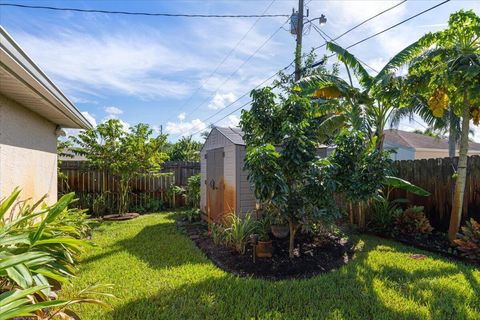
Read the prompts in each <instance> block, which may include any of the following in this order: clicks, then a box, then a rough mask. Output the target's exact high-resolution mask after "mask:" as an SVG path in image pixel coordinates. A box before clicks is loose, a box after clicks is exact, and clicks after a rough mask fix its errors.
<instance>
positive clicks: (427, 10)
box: [194, 0, 451, 134]
mask: <svg viewBox="0 0 480 320" xmlns="http://www.w3.org/2000/svg"><path fill="white" fill-rule="evenodd" d="M450 1H451V0H445V1H443V2H441V3H439V4H437V5H435V6H432V7H430V8H428V9H426V10H423V11H421V12H419V13H417V14H415V15H413V16H411V17H409V18H407V19H404V20H402V21H400V22H399V23H396V24H394V25H393V26H390V27H388V28H386V29H384V30H382V31H380V32H377V33H376V34H374V35H371V36H369V37H367V38H364V39H362V40H360V41H357V42H355V43H354V44H352V45H350V46H348V47H346V49H349V48H352V47H354V46H356V45H358V44H360V43H363V42H365V41H367V40H369V39H372V38H373V37H375V36H378V35H380V34H382V33H384V32H386V31H389V30H391V29H393V28H396V27H398V26H399V25H401V24H403V23H405V22H407V21H410V20H412V19H414V18H416V17H418V16H420V15H422V14H425V13H427V12H429V11H431V10H433V9H435V8H438V7H440V6H441V5H443V4H445V3H447V2H450ZM404 2H405V1H404ZM402 3H403V2H402ZM400 4H401V3H400ZM376 16H378V14H377V15H376ZM367 20H371V19H367ZM344 34H346V33H344ZM336 39H338V37H337V38H335V39H334V40H336ZM323 46H325V44H323V45H322V46H320V47H323ZM320 47H317V48H320ZM315 50H316V49H315ZM334 55H335V54H332V55H330V56H328V58H330V57H333V56H334ZM323 61H324V60H322V61H320V62H317V63H316V64H314V65H313V66H311V67H310V68H312V67H315V66H316V65H318V64H320V63H321V62H323ZM256 88H258V86H257V87H255V88H254V89H256ZM246 94H248V93H246ZM246 94H244V95H243V96H245V95H246ZM235 102H236V101H235ZM235 102H233V103H235ZM250 102H251V101H249V102H247V103H246V104H244V105H242V106H241V107H239V108H237V109H235V110H233V111H232V112H230V113H228V114H227V115H225V116H224V117H222V118H221V119H218V120H217V121H215V122H214V123H213V124H215V123H218V122H219V121H221V120H223V119H225V118H226V117H228V116H229V115H231V114H233V113H234V112H236V111H238V110H240V109H241V108H243V107H244V106H245V105H247V104H248V103H250ZM233 103H232V104H233ZM232 104H230V105H229V106H231V105H232ZM229 106H227V107H225V108H223V109H222V110H220V111H223V110H225V109H226V108H228V107H229ZM218 113H219V112H217V113H215V114H214V115H212V116H210V117H209V118H207V119H210V118H212V117H213V116H215V115H216V114H218ZM204 121H206V120H204ZM205 129H206V128H204V129H202V130H200V131H198V132H195V133H194V134H197V133H199V132H201V131H203V130H205Z"/></svg>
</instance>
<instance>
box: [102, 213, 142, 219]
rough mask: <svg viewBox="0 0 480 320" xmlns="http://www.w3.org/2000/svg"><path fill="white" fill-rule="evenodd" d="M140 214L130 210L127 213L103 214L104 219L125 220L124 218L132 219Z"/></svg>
mask: <svg viewBox="0 0 480 320" xmlns="http://www.w3.org/2000/svg"><path fill="white" fill-rule="evenodd" d="M139 216H140V214H139V213H134V212H130V213H125V214H109V215H106V216H103V217H102V219H103V220H107V221H123V220H132V219H135V218H137V217H139Z"/></svg>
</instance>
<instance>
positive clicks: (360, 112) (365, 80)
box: [299, 38, 430, 150]
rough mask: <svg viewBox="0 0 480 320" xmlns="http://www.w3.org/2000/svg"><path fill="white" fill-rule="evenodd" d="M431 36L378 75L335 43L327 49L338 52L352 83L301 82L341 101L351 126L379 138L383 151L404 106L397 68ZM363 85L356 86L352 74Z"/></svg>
mask: <svg viewBox="0 0 480 320" xmlns="http://www.w3.org/2000/svg"><path fill="white" fill-rule="evenodd" d="M429 41H430V39H429V38H422V39H420V40H419V41H417V42H415V43H413V44H411V45H410V46H408V47H407V48H405V49H404V50H402V51H401V52H399V53H398V54H397V55H396V56H394V57H393V58H392V59H391V60H390V61H389V62H388V63H387V64H386V65H385V66H384V67H383V68H382V70H381V71H380V72H379V73H378V74H377V75H376V76H372V75H370V74H369V73H368V72H367V70H366V69H365V68H364V67H363V65H362V63H361V62H360V60H358V59H357V58H356V57H355V56H354V55H353V54H351V53H350V52H349V51H348V50H347V49H344V48H342V47H340V46H339V45H337V44H335V43H333V42H327V48H328V49H329V50H330V51H332V52H334V53H335V54H336V55H337V58H338V60H340V61H341V62H342V63H343V64H344V65H345V68H346V71H347V75H348V82H347V81H345V80H343V79H342V78H341V77H339V76H332V75H313V76H310V77H306V78H303V79H301V80H300V81H299V86H300V87H301V88H302V89H303V91H304V93H305V94H310V95H311V96H313V97H316V98H318V99H321V100H322V101H325V100H337V106H338V109H337V112H339V113H341V114H343V115H345V117H346V119H347V123H348V125H350V126H352V127H353V129H355V130H360V131H364V132H367V133H368V134H369V136H370V138H371V139H375V140H376V147H377V149H378V150H383V140H384V134H383V130H384V129H385V127H386V125H387V121H388V119H389V118H390V116H391V115H392V113H393V112H394V110H397V109H399V108H401V107H403V106H404V99H403V96H402V95H401V92H402V90H403V87H404V81H403V79H402V78H401V77H398V76H396V75H395V71H396V70H398V68H400V67H401V66H402V65H405V64H406V63H407V62H408V61H409V60H410V59H412V58H413V57H415V56H416V55H417V54H418V53H420V52H421V50H422V49H423V48H424V47H425V45H427V46H428V44H429V43H430V42H429ZM351 71H353V74H354V75H355V77H356V79H357V81H358V83H359V85H360V87H358V88H357V87H355V86H354V84H353V80H352V73H351Z"/></svg>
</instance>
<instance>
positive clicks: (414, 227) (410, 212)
mask: <svg viewBox="0 0 480 320" xmlns="http://www.w3.org/2000/svg"><path fill="white" fill-rule="evenodd" d="M395 229H396V230H397V231H399V232H400V233H403V234H410V235H419V234H430V233H431V232H432V231H433V228H432V226H431V225H430V222H429V221H428V219H427V217H426V216H425V213H424V212H423V207H421V206H419V207H417V206H414V207H410V208H408V209H406V210H405V211H403V213H402V214H401V215H400V216H398V218H397V220H396V221H395Z"/></svg>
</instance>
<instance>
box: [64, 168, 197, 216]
mask: <svg viewBox="0 0 480 320" xmlns="http://www.w3.org/2000/svg"><path fill="white" fill-rule="evenodd" d="M60 171H61V172H62V173H63V178H62V177H59V180H58V193H59V194H60V195H61V194H65V193H67V192H72V191H73V192H75V193H76V195H77V197H78V198H79V206H80V207H83V208H89V209H90V210H91V211H95V210H94V208H93V206H94V203H96V205H97V206H103V207H104V210H99V209H98V210H96V211H102V213H116V212H115V211H116V208H117V203H118V197H119V187H118V181H117V179H116V178H115V176H113V175H112V174H110V173H108V172H105V171H99V170H92V169H90V168H88V166H87V165H86V161H62V163H61V165H60ZM161 173H162V175H152V176H146V177H139V178H136V179H133V180H132V181H131V183H130V187H131V193H130V195H129V207H130V210H135V209H138V208H142V207H147V206H149V205H150V206H151V205H153V204H155V203H156V204H157V206H160V204H162V205H163V207H175V206H177V205H180V206H181V205H184V200H185V199H184V198H183V197H182V196H180V195H177V196H176V197H174V196H173V194H172V193H171V192H170V190H169V188H170V187H171V186H172V185H177V186H185V185H186V184H187V180H188V178H189V177H191V176H192V175H195V174H197V173H200V163H199V162H165V163H164V164H163V165H162V171H161ZM168 173H170V174H168ZM102 197H103V198H102ZM95 214H97V215H98V214H100V213H98V212H95Z"/></svg>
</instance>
